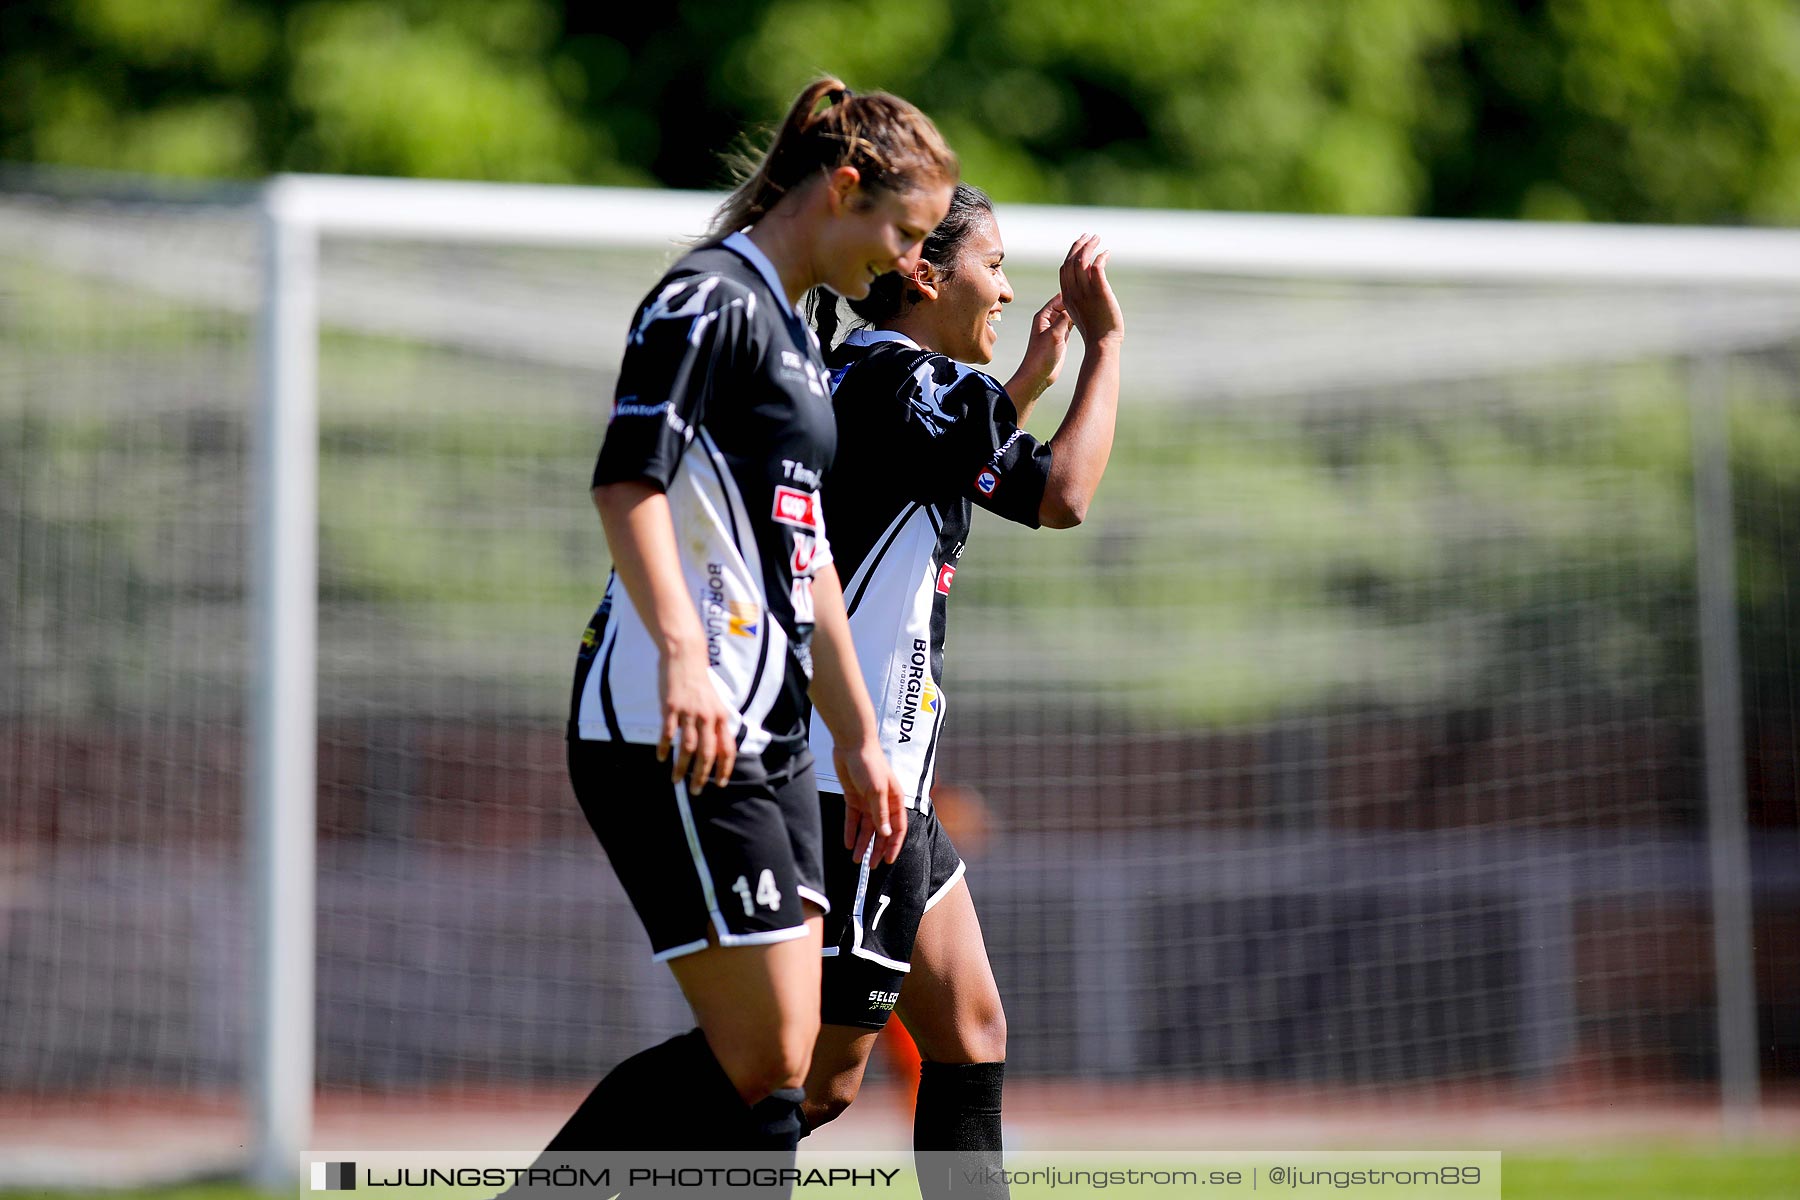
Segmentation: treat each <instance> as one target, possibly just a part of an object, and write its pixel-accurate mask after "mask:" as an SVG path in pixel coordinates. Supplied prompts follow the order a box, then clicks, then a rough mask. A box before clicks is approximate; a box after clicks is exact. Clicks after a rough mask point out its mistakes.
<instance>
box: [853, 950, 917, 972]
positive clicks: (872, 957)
mask: <svg viewBox="0 0 1800 1200" xmlns="http://www.w3.org/2000/svg"><path fill="white" fill-rule="evenodd" d="M850 953H852V954H854V955H856V957H858V958H866V959H868V960H869V961H870V962H872V963H880V964H881V965H882V966H884V967H886V968H887V969H888V970H890V971H898V972H900V973H901V974H902V975H910V974H912V964H911V963H903V962H900V961H898V960H897V959H892V958H885V957H883V956H882V955H879V954H877V953H875V952H874V951H873V950H864V949H863V948H862V947H861V946H852V947H850Z"/></svg>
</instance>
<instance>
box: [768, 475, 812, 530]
mask: <svg viewBox="0 0 1800 1200" xmlns="http://www.w3.org/2000/svg"><path fill="white" fill-rule="evenodd" d="M770 515H771V516H773V517H774V518H775V519H776V520H777V521H780V522H781V523H782V524H783V525H793V526H795V527H796V528H799V529H817V528H818V527H819V505H818V497H817V496H815V495H814V494H813V493H812V492H803V491H801V490H800V489H799V488H791V487H789V486H788V485H787V484H785V483H778V484H776V485H775V511H774V512H772V513H771V514H770Z"/></svg>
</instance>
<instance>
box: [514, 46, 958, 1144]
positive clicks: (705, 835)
mask: <svg viewBox="0 0 1800 1200" xmlns="http://www.w3.org/2000/svg"><path fill="white" fill-rule="evenodd" d="M957 170H958V168H957V163H956V159H955V156H954V155H952V154H951V152H950V150H949V148H948V147H947V146H945V144H944V142H943V140H942V138H941V137H940V136H939V134H938V132H937V130H936V129H935V128H934V127H933V126H932V124H931V122H930V121H929V120H927V119H926V118H925V117H924V116H923V115H922V114H921V113H920V112H919V111H918V110H917V109H915V108H914V107H913V106H912V105H910V104H908V103H906V102H905V101H904V100H900V99H898V98H896V97H893V96H888V95H884V94H880V93H877V94H873V95H855V94H853V93H851V92H850V90H849V89H848V88H846V87H844V85H843V84H842V83H840V82H838V81H837V80H835V79H821V80H819V81H818V82H816V83H814V84H812V85H811V86H809V87H808V88H807V89H806V90H805V91H803V92H802V93H801V94H800V96H799V98H798V99H797V100H796V101H795V102H794V106H793V108H792V110H791V111H790V112H789V113H788V116H787V120H786V121H785V123H784V124H783V125H782V127H781V130H780V132H779V133H778V134H777V136H776V137H775V140H774V143H773V145H771V146H770V148H769V150H768V153H767V155H766V157H765V158H764V159H763V161H762V163H761V165H760V166H759V167H758V168H757V169H756V171H755V173H754V174H753V175H751V176H750V178H748V179H747V180H746V181H745V182H744V183H743V184H742V185H741V186H740V187H739V188H738V189H737V190H736V191H735V192H734V193H733V194H732V195H731V196H730V198H729V199H728V200H727V201H726V203H725V205H724V206H723V208H722V209H721V210H720V212H719V214H718V217H717V219H716V220H715V221H714V224H713V228H712V230H711V232H710V236H709V239H708V240H707V241H705V242H704V243H702V244H701V245H700V246H698V247H697V248H696V249H694V250H693V251H692V252H690V253H688V254H687V255H686V256H685V257H683V258H682V259H681V260H680V261H678V262H677V263H676V264H675V266H674V267H673V268H671V269H670V271H669V272H668V273H667V274H666V275H664V276H663V278H662V280H661V281H660V282H659V283H657V284H656V286H655V287H654V288H652V289H651V291H650V293H649V295H648V296H647V297H646V298H645V300H644V302H643V304H642V305H641V306H640V307H639V308H638V310H637V314H636V316H635V317H634V318H633V321H632V327H631V332H630V336H629V338H628V343H627V347H626V351H625V358H624V362H623V364H622V365H621V367H620V370H619V382H618V389H617V393H616V396H615V399H614V403H613V411H612V419H611V423H610V424H609V426H608V428H607V432H606V438H605V441H604V444H603V445H602V446H601V448H600V456H599V461H598V464H597V465H596V467H595V470H594V478H593V500H594V504H595V507H596V508H598V510H599V513H600V519H601V523H602V524H603V526H604V528H605V532H606V541H607V546H608V548H609V549H610V550H611V553H612V561H613V574H612V578H611V579H610V581H609V582H608V584H607V588H606V595H605V598H604V599H603V600H602V601H601V602H600V606H599V608H598V610H597V611H596V612H595V614H594V619H593V621H592V623H591V624H590V625H589V626H588V629H587V632H586V635H585V636H584V638H583V640H582V648H581V652H580V655H579V657H578V659H577V665H576V673H575V683H574V695H573V703H572V712H571V719H570V725H569V771H570V776H571V778H572V781H573V783H574V787H575V793H576V796H577V798H578V799H579V800H580V803H581V807H582V811H583V812H584V813H585V814H586V816H587V819H588V822H589V823H590V824H591V825H592V826H593V828H594V832H595V833H596V834H597V835H598V836H599V839H600V842H601V845H602V846H603V847H604V848H605V850H606V854H607V857H608V858H609V859H610V860H611V862H612V865H613V869H614V870H615V871H616V872H617V873H618V877H619V881H620V883H621V884H623V886H624V889H625V892H626V894H627V895H628V896H629V897H630V898H631V902H632V905H633V907H634V908H635V909H636V910H637V913H638V916H639V918H640V919H641V920H642V921H643V923H644V928H645V930H646V932H647V933H648V934H649V937H650V946H651V949H652V952H653V953H654V956H655V957H656V959H657V960H658V961H663V962H667V963H668V964H669V966H670V969H671V970H672V971H673V972H674V974H675V978H676V980H677V981H678V982H679V983H680V985H681V989H682V992H683V994H684V995H685V996H686V998H687V1000H688V1003H689V1004H690V1006H691V1007H692V1008H693V1011H694V1016H695V1019H696V1022H697V1025H698V1028H696V1029H695V1030H693V1031H692V1032H690V1033H687V1034H684V1035H682V1036H680V1037H677V1038H674V1039H672V1040H670V1041H667V1042H664V1043H662V1044H661V1045H659V1046H654V1047H652V1048H650V1049H648V1050H645V1051H643V1052H642V1053H640V1054H638V1055H636V1056H634V1057H632V1058H629V1059H627V1060H625V1061H624V1062H622V1063H620V1064H619V1065H618V1066H617V1067H615V1068H614V1069H613V1071H612V1072H611V1073H610V1074H608V1075H607V1076H606V1078H604V1079H602V1080H601V1081H600V1083H599V1085H598V1086H597V1087H595V1088H594V1090H593V1092H592V1094H591V1095H589V1096H588V1098H587V1099H586V1100H585V1101H584V1102H583V1103H582V1105H581V1107H580V1109H579V1110H578V1111H577V1112H576V1113H575V1115H574V1116H573V1117H571V1118H570V1119H569V1121H568V1123H567V1124H566V1125H565V1126H564V1127H563V1129H562V1131H561V1132H560V1133H558V1134H557V1135H556V1138H555V1139H554V1140H553V1141H552V1142H551V1145H550V1152H552V1153H556V1152H568V1151H581V1150H602V1149H605V1150H621V1149H630V1150H684V1149H699V1150H726V1149H733V1150H759V1149H760V1150H787V1151H789V1152H791V1151H792V1148H793V1146H794V1144H795V1142H796V1140H797V1139H798V1137H799V1135H800V1128H801V1126H800V1121H799V1115H798V1114H799V1106H800V1100H801V1097H802V1093H801V1091H800V1090H799V1088H800V1085H801V1082H802V1081H803V1080H804V1079H805V1077H806V1072H807V1066H808V1062H809V1059H810V1057H811V1054H812V1048H813V1042H814V1038H815V1036H816V1034H817V1032H818V1029H819V975H820V955H819V951H820V927H821V914H822V912H823V910H824V908H825V906H826V901H825V881H824V879H823V877H822V861H821V859H822V850H823V847H822V841H821V832H820V825H819V803H818V797H817V792H816V787H815V784H814V775H813V757H812V755H811V753H810V752H809V751H808V748H807V723H806V722H807V717H806V706H807V700H808V697H809V696H810V699H811V702H812V705H813V710H814V712H815V713H816V715H817V716H818V718H819V720H820V721H821V722H822V724H823V727H825V728H828V729H830V730H831V734H832V748H831V751H830V761H831V764H832V766H831V771H832V774H833V777H834V778H836V779H837V780H839V781H840V782H839V784H838V785H837V786H839V787H840V789H841V790H842V791H843V793H844V794H845V796H846V797H847V802H848V804H849V806H850V808H851V809H852V810H854V811H855V812H856V813H857V814H858V815H859V817H860V818H861V819H862V820H863V821H864V822H866V827H867V828H868V830H869V831H870V835H871V840H872V843H873V846H874V854H875V856H876V858H877V859H883V858H887V857H891V856H892V855H893V854H894V853H896V852H897V850H898V846H899V839H900V838H901V837H902V836H903V834H904V832H905V815H906V814H905V812H904V810H903V809H902V808H901V806H900V796H899V793H898V789H897V786H896V784H895V781H894V777H893V774H892V772H891V770H890V769H889V766H888V764H887V762H886V760H885V759H884V757H883V755H882V750H881V742H880V738H879V736H878V734H877V731H876V719H875V715H874V713H873V712H872V711H871V709H870V704H869V699H868V695H867V692H866V691H865V689H864V685H863V680H862V675H861V672H860V671H859V669H858V667H857V661H856V657H855V652H854V650H853V648H852V646H851V643H850V636H849V630H848V627H847V624H846V621H845V615H844V607H843V592H842V590H841V588H840V586H839V582H838V576H837V572H836V570H835V568H834V567H833V566H832V552H831V548H830V543H829V542H828V541H827V538H826V521H825V504H824V499H825V497H824V495H823V493H822V492H821V489H820V484H821V481H822V480H823V478H824V476H825V473H826V471H827V470H828V469H829V468H830V467H831V465H832V458H833V452H834V447H835V443H836V431H835V428H834V424H833V420H832V411H831V403H830V397H829V393H828V390H827V387H826V384H825V367H824V363H823V362H822V361H821V359H820V356H819V351H818V346H817V342H816V341H815V339H814V338H813V336H812V333H811V331H810V330H809V329H808V327H807V326H806V324H805V323H804V322H803V321H802V320H801V318H800V317H799V315H798V314H797V312H796V311H795V307H794V306H795V302H796V301H798V300H799V299H800V298H801V297H802V296H803V295H804V294H805V293H806V292H807V291H808V290H810V289H812V288H814V287H818V286H823V287H826V288H830V289H831V290H832V291H834V292H836V293H837V294H839V295H842V296H844V297H846V298H848V299H853V300H854V299H861V298H862V297H864V296H865V295H867V294H868V290H869V285H870V283H871V281H873V280H874V279H875V278H877V277H878V276H881V275H883V274H885V273H887V272H890V271H894V270H899V271H901V272H903V273H910V272H911V271H912V270H913V268H914V267H915V265H916V264H917V262H918V255H919V246H920V242H921V241H922V239H923V238H924V237H925V235H926V233H927V232H929V231H930V230H931V228H932V227H933V226H935V225H936V224H937V223H938V221H939V220H940V219H941V218H942V217H943V215H944V212H945V210H946V207H947V205H948V204H949V199H950V193H951V189H952V187H953V185H954V184H955V182H956V176H957ZM834 856H835V857H839V858H842V857H845V854H844V852H843V851H837V852H835V855H834Z"/></svg>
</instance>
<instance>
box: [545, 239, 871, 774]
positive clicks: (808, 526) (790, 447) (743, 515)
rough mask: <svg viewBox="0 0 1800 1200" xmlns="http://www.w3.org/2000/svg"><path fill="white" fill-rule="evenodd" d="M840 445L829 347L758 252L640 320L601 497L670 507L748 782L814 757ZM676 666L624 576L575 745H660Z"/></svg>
mask: <svg viewBox="0 0 1800 1200" xmlns="http://www.w3.org/2000/svg"><path fill="white" fill-rule="evenodd" d="M835 444H836V427H835V424H834V422H833V419H832V412H831V400H830V394H829V392H828V390H827V387H826V383H825V367H824V362H823V361H822V360H821V359H820V357H819V347H818V340H817V338H816V337H815V336H814V334H813V332H812V330H811V329H809V328H808V327H807V325H806V323H805V322H804V321H803V320H801V319H800V317H799V315H798V314H797V313H796V312H795V311H794V308H793V306H792V305H791V304H789V303H788V300H787V296H786V294H785V293H784V292H783V290H782V287H781V280H780V277H779V276H778V275H777V274H776V272H775V269H774V266H773V265H772V264H771V263H770V262H769V260H768V258H767V257H766V256H765V255H764V254H763V253H762V252H761V251H760V250H759V249H757V247H756V245H755V243H753V242H751V241H750V239H749V238H747V237H745V236H744V235H743V234H741V233H734V234H732V235H731V236H729V237H727V238H725V239H724V240H723V242H722V243H720V244H717V245H713V246H707V247H702V248H700V249H698V250H695V251H693V252H691V253H689V254H687V255H686V256H684V257H683V258H682V259H681V260H680V261H679V262H677V263H676V264H675V266H674V267H673V268H671V269H670V271H669V273H668V274H667V275H665V276H663V278H662V281H661V282H660V283H658V284H657V285H656V287H655V288H654V289H652V290H651V292H650V294H649V296H648V297H646V298H645V300H644V303H643V304H642V305H641V306H640V307H639V308H638V310H637V314H636V315H635V316H634V317H633V319H632V329H631V335H630V338H629V340H628V344H627V346H626V349H625V359H624V362H623V364H622V365H621V367H620V369H619V383H618V390H617V392H616V394H615V398H614V401H613V412H612V420H611V423H610V424H609V425H608V426H607V430H606V438H605V440H604V442H603V443H602V445H601V447H600V457H599V461H598V462H597V463H596V464H595V467H594V484H595V485H596V486H598V485H600V484H604V483H613V482H619V481H623V480H635V479H642V480H645V481H647V482H650V483H652V484H654V485H656V486H657V487H659V488H661V489H662V490H663V491H664V492H665V493H666V494H667V496H668V501H669V512H670V516H671V517H672V518H673V520H674V525H675V541H676V545H677V548H678V550H679V552H680V556H681V568H682V572H683V574H684V575H685V576H686V580H687V585H688V592H689V594H690V595H691V596H692V597H693V598H694V603H695V605H696V607H697V609H698V612H699V616H700V624H701V628H702V629H704V630H705V632H706V646H707V655H708V658H709V661H710V668H711V675H712V681H713V684H714V686H716V687H717V688H718V690H719V694H720V695H721V696H722V697H723V698H724V699H725V701H726V703H727V704H729V705H730V706H731V707H732V708H733V709H735V710H736V711H737V714H738V720H737V723H736V727H737V739H738V765H737V768H736V777H739V778H754V777H756V776H757V775H758V774H759V773H761V772H764V771H772V770H774V769H775V768H776V766H777V764H778V763H780V762H783V761H785V760H787V759H789V758H790V757H791V756H792V755H794V754H796V753H798V752H800V751H803V750H804V749H805V748H806V713H807V711H808V709H807V704H806V688H807V684H808V682H809V680H810V679H811V676H812V663H811V658H810V655H809V651H808V645H809V641H810V638H811V635H812V627H813V605H812V580H813V575H814V573H815V572H817V571H818V570H819V569H820V568H821V567H824V566H825V565H826V564H828V563H830V562H831V548H830V544H829V543H828V542H827V541H826V536H825V516H824V512H823V510H822V508H821V505H820V496H819V485H820V481H821V480H822V479H823V477H824V474H825V470H826V468H827V467H829V466H830V465H831V461H832V453H833V449H834V446H835ZM658 665H659V656H658V651H657V648H656V646H655V645H654V644H653V643H652V642H651V640H650V637H649V634H648V632H647V631H646V629H645V627H644V623H643V621H642V619H641V618H640V617H639V615H638V613H637V610H636V609H635V608H634V607H633V605H632V603H631V598H630V597H629V596H628V595H626V593H625V589H624V587H623V585H621V584H620V582H619V580H618V576H617V574H616V573H615V574H614V575H613V577H612V578H611V579H609V580H608V581H607V586H606V595H605V598H604V599H603V600H602V601H601V603H600V607H599V609H598V610H596V612H595V614H594V619H593V621H592V623H591V624H590V625H589V626H588V630H587V633H586V635H585V636H584V637H583V639H582V649H581V657H580V658H579V660H578V663H577V668H576V683H575V695H574V699H573V708H574V713H573V719H572V725H573V729H572V731H571V732H572V733H573V734H574V735H575V736H578V737H582V738H587V739H590V740H596V741H616V742H636V743H649V744H654V743H655V742H656V741H657V740H658V739H659V737H660V735H661V731H662V704H661V700H660V697H659V695H658V676H657V672H658Z"/></svg>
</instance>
